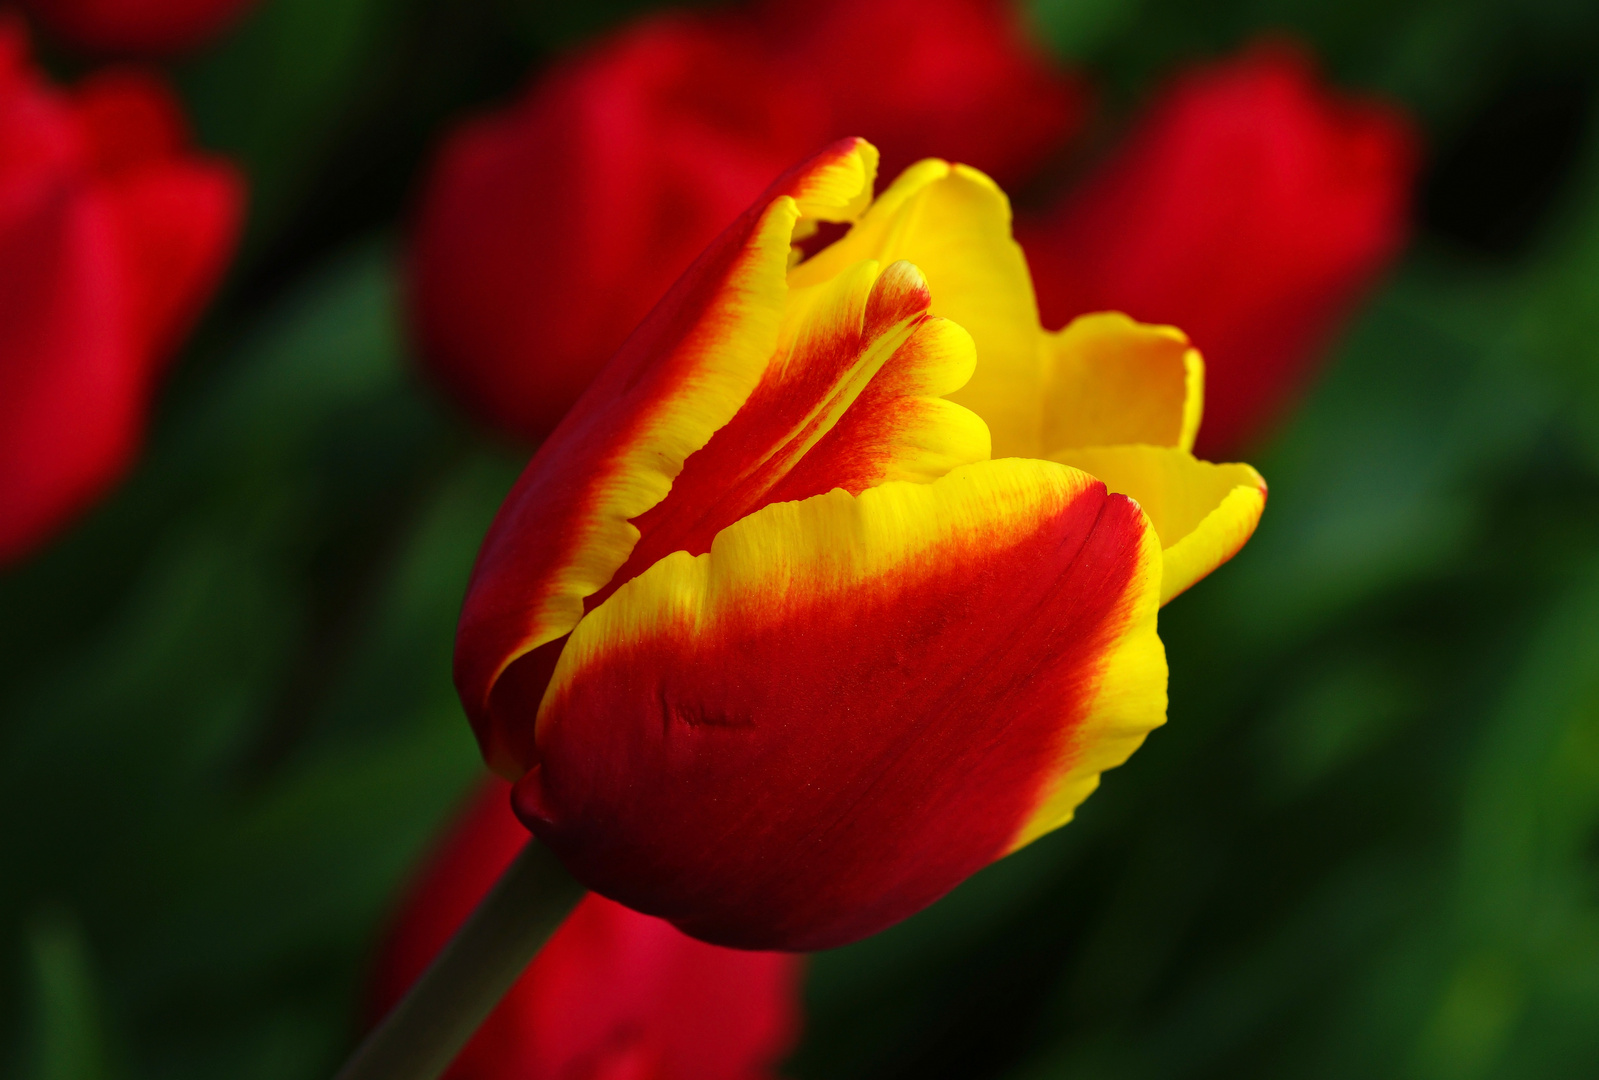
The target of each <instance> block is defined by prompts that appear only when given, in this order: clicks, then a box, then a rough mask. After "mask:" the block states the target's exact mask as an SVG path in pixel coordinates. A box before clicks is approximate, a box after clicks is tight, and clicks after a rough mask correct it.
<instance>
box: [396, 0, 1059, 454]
mask: <svg viewBox="0 0 1599 1080" xmlns="http://www.w3.org/2000/svg"><path fill="white" fill-rule="evenodd" d="M1081 111H1082V93H1081V90H1080V88H1079V86H1078V84H1077V83H1076V82H1075V81H1073V80H1070V79H1067V78H1064V77H1062V76H1061V75H1060V74H1058V73H1056V72H1054V71H1053V70H1051V69H1050V67H1049V66H1048V65H1047V64H1046V63H1045V61H1044V59H1043V58H1042V57H1041V56H1040V55H1039V54H1038V53H1037V52H1036V51H1035V50H1033V49H1032V48H1031V47H1030V46H1029V45H1028V44H1027V43H1026V42H1025V40H1024V39H1023V37H1022V34H1021V31H1020V28H1019V26H1018V25H1017V24H1016V18H1015V13H1014V12H1013V11H1012V10H1011V8H1010V7H1009V6H1008V5H1007V4H1005V3H1002V2H1000V0H931V2H930V0H915V2H912V0H823V2H821V3H816V2H807V3H804V4H800V3H798V0H774V2H770V3H767V4H765V5H763V6H760V7H757V8H755V9H753V11H748V12H746V11H734V12H722V13H717V14H714V15H696V16H689V15H670V16H665V17H658V18H656V19H653V20H650V21H646V22H643V23H639V24H636V25H634V26H632V27H630V28H628V29H626V30H624V31H623V32H621V33H620V34H618V35H616V36H614V37H612V38H609V39H607V40H605V41H602V42H601V43H599V44H598V45H596V46H594V47H593V48H590V49H588V50H587V51H585V52H583V53H580V54H579V55H577V56H575V57H573V58H572V59H571V60H569V61H568V62H567V63H565V64H563V65H560V66H559V67H558V68H557V69H556V70H554V71H552V72H550V73H549V74H548V75H546V76H545V77H544V78H542V79H540V80H539V81H538V82H536V83H534V84H533V85H532V86H531V87H530V89H529V90H528V92H527V94H526V95H525V96H524V97H523V99H522V100H521V101H520V102H518V103H517V104H515V105H514V106H512V107H511V108H510V109H508V110H505V111H503V112H500V113H496V114H493V115H490V116H487V117H484V118H481V119H478V120H475V121H473V122H471V123H469V124H467V125H466V126H464V127H462V128H461V129H460V130H458V131H457V132H455V133H454V134H453V135H451V137H450V138H449V139H448V140H447V141H446V142H445V144H444V145H443V147H442V148H441V150H440V153H439V155H438V159H437V162H436V164H435V165H434V167H433V169H432V171H431V174H430V176H429V178H428V180H427V182H426V184H425V187H424V191H423V196H422V199H421V203H420V211H419V214H418V217H417V222H416V227H415V231H414V237H413V241H412V245H411V250H410V255H409V272H408V280H409V285H408V289H409V294H410V304H409V308H410V311H411V314H412V319H413V322H414V327H415V332H416V336H417V339H418V342H419V345H420V350H421V353H422V355H423V357H424V358H425V360H426V362H427V366H428V371H429V373H430V375H431V376H432V377H433V378H434V379H435V381H437V382H438V383H439V384H440V385H441V386H443V387H444V388H445V389H446V390H448V391H449V392H450V393H451V395H452V396H454V397H455V398H456V399H457V400H458V401H459V402H460V403H461V404H462V405H463V406H464V407H465V408H466V409H467V411H468V412H469V413H470V414H471V415H472V416H474V417H476V418H479V419H480V420H482V421H484V422H486V423H488V424H490V425H492V426H494V427H497V428H498V429H500V430H502V431H504V432H506V433H508V434H510V435H512V436H513V437H515V438H518V439H522V440H525V441H527V442H536V441H538V440H539V439H540V438H542V437H543V436H544V435H545V434H547V433H548V432H549V431H550V429H551V428H553V427H554V426H555V424H556V423H557V422H558V421H559V420H560V418H561V417H562V416H563V415H564V414H565V413H566V411H567V409H569V408H570V407H571V405H572V403H573V402H574V401H576V400H577V397H578V395H579V394H580V393H582V391H583V389H584V387H586V386H587V385H588V383H589V382H590V381H591V380H592V379H593V378H594V376H595V374H596V372H598V371H599V369H600V368H601V366H603V364H604V363H605V361H606V360H607V359H608V358H609V357H610V356H611V354H612V353H614V352H615V351H616V349H617V347H618V346H620V345H621V343H622V340H623V339H624V338H625V337H626V336H627V334H628V332H629V331H631V330H632V328H633V327H634V326H636V325H638V323H639V321H640V320H641V319H642V318H643V317H644V316H645V314H647V313H648V312H649V310H650V308H651V307H652V306H653V305H654V304H655V302H656V301H657V300H659V299H660V298H661V296H662V295H663V294H664V293H665V292H666V290H667V288H668V287H670V286H671V284H672V282H674V281H676V280H677V278H678V277H679V275H681V274H682V272H683V271H684V270H685V269H686V268H687V267H688V265H689V263H690V262H692V261H693V259H694V257H695V256H696V255H698V254H699V253H700V251H702V250H703V249H704V248H705V246H706V245H707V244H708V243H710V241H711V240H712V239H713V238H714V237H715V236H716V235H717V233H719V232H720V231H721V230H722V229H723V228H724V227H725V226H726V225H727V223H728V222H729V221H731V220H733V219H734V218H735V217H737V216H738V215H739V213H741V212H742V211H743V210H744V208H745V207H746V206H748V205H749V203H750V200H752V199H754V198H755V197H756V196H757V195H759V194H760V192H761V191H762V190H764V189H765V187H766V186H767V184H769V183H770V182H771V180H772V178H773V177H774V176H776V175H778V174H779V173H781V172H782V171H783V170H784V169H786V168H787V167H788V166H789V165H790V164H792V163H793V162H794V161H796V160H798V159H800V158H801V157H803V156H805V155H806V154H809V153H811V152H812V151H813V150H815V148H816V147H818V146H821V145H824V144H825V143H826V142H828V141H829V140H830V139H833V138H837V137H839V136H841V135H845V134H849V133H850V132H852V131H856V130H861V131H865V132H866V133H867V134H868V135H870V136H872V137H874V138H877V139H879V140H881V141H882V142H883V143H884V144H885V145H886V146H887V147H888V148H889V151H890V153H891V154H892V155H893V157H894V158H895V160H896V161H897V162H899V163H900V164H908V163H909V162H911V161H913V160H915V159H916V158H918V157H921V156H924V155H926V154H929V153H932V152H934V151H935V150H941V151H942V152H945V153H954V154H958V155H960V156H961V158H962V159H963V160H966V161H969V162H971V163H973V164H975V165H977V166H979V167H986V168H990V169H992V170H995V171H997V172H998V173H999V175H1001V176H1002V177H1015V176H1018V175H1021V174H1025V173H1026V172H1027V171H1030V170H1031V169H1032V168H1033V167H1034V166H1035V165H1036V164H1037V163H1038V162H1039V161H1040V160H1041V159H1042V157H1043V156H1045V155H1047V154H1049V153H1050V152H1052V151H1053V150H1055V149H1056V148H1057V147H1058V146H1059V145H1060V144H1061V143H1062V142H1064V140H1065V139H1066V137H1067V136H1068V135H1069V134H1070V133H1071V132H1072V130H1074V129H1075V127H1076V126H1077V124H1078V121H1079V118H1080V115H1081ZM995 116H1003V117H1005V122H1004V123H995V122H994V121H993V118H994V117H995Z"/></svg>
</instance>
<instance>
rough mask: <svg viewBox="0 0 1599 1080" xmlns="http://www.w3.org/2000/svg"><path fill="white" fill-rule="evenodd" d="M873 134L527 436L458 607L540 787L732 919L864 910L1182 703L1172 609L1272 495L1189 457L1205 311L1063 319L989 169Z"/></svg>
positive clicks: (918, 895) (632, 873)
mask: <svg viewBox="0 0 1599 1080" xmlns="http://www.w3.org/2000/svg"><path fill="white" fill-rule="evenodd" d="M876 161H877V155H876V152H875V150H874V149H873V148H872V147H871V146H870V144H868V143H866V142H864V141H863V140H859V139H846V140H843V141H841V142H838V143H836V144H834V145H832V146H830V147H829V148H827V149H826V150H824V151H822V152H821V153H819V154H818V155H816V156H815V157H813V158H811V159H810V160H808V161H807V162H805V163H803V164H802V165H800V166H797V167H796V168H795V169H793V170H792V171H790V172H789V173H787V174H785V175H784V176H783V177H782V178H780V179H779V180H778V181H777V182H776V183H775V184H774V185H773V186H772V187H771V188H769V189H768V191H767V192H766V193H765V194H763V195H762V196H761V197H760V198H758V199H757V200H756V201H755V203H754V204H753V205H752V206H751V207H750V208H749V209H748V210H747V211H745V212H744V213H743V214H742V215H741V216H740V217H738V218H737V219H736V220H735V222H734V223H733V224H732V225H731V226H729V227H728V228H727V229H726V230H725V231H723V232H722V234H721V235H720V236H718V237H717V239H716V240H715V241H714V242H713V243H712V244H711V245H710V246H709V247H708V248H707V249H706V251H705V252H704V253H703V254H702V255H701V256H700V257H699V258H698V259H697V260H696V261H695V263H694V264H693V266H692V267H691V268H690V269H689V271H688V272H687V273H686V274H685V275H684V276H683V277H682V278H681V279H680V280H679V281H678V282H677V283H676V284H675V285H674V286H673V287H672V288H671V290H670V291H669V292H668V293H667V295H666V297H665V298H664V299H663V300H662V302H661V303H660V305H659V306H657V307H656V309H655V310H654V311H653V312H651V314H650V315H649V317H648V318H647V319H646V320H645V321H644V322H643V323H642V324H641V325H640V326H639V327H638V329H637V330H635V331H634V333H633V334H632V336H631V337H629V338H628V340H627V343H626V344H625V345H624V346H623V347H622V349H621V350H620V351H619V352H618V353H617V354H616V356H615V357H614V358H613V359H612V360H611V362H610V363H609V364H608V365H607V366H606V367H605V369H604V370H603V371H602V373H601V374H600V376H599V378H598V379H597V380H596V381H595V383H594V384H593V385H592V386H591V387H590V388H589V390H588V391H587V392H586V393H585V394H584V395H583V397H582V398H581V399H580V400H579V402H578V403H577V405H576V406H575V408H574V409H573V410H572V412H571V413H569V414H568V415H567V417H566V419H565V420H563V421H562V423H561V424H560V425H559V426H558V427H557V428H556V430H555V431H554V432H553V433H552V434H551V436H550V437H549V439H547V440H546V441H545V443H544V445H543V446H542V447H541V448H540V449H539V451H538V453H537V454H536V455H535V456H534V457H533V459H532V461H531V462H530V463H529V464H528V466H527V469H526V471H525V472H524V473H523V475H522V476H521V478H520V479H519V481H518V482H517V484H516V486H515V488H514V489H513V490H512V492H511V494H510V495H509V496H508V498H507V500H506V502H505V504H504V506H503V507H502V508H501V510H500V513H499V515H498V517H497V518H496V520H495V522H494V524H493V526H492V527H491V529H490V531H489V534H488V536H487V538H486V539H485V541H484V545H483V548H482V551H481V552H480V554H479V557H478V562H477V565H476V568H475V569H474V572H473V576H472V580H471V583H470V585H469V587H468V592H467V596H466V600H465V603H464V606H463V610H462V615H461V622H460V627H459V631H458V636H457V643H456V685H457V688H458V689H459V691H460V693H461V698H462V701H463V703H464V705H465V708H466V711H467V714H468V716H469V717H470V719H471V721H472V724H473V727H474V730H475V732H476V734H477V737H478V740H479V743H480V745H481V746H482V748H483V751H484V754H485V757H486V759H487V760H488V762H489V763H490V764H491V766H492V767H493V768H494V769H495V770H496V771H498V772H500V773H501V774H502V775H505V776H507V777H508V778H511V779H514V780H515V781H516V788H515V794H514V804H515V807H516V810H517V813H518V815H519V816H520V817H521V818H522V820H523V821H524V822H525V823H526V824H527V825H528V826H529V827H530V828H531V829H532V830H533V832H534V833H535V834H536V835H537V837H538V838H539V840H541V841H542V842H543V843H544V844H545V845H547V846H548V849H549V850H551V851H552V852H553V853H554V854H555V856H556V857H558V858H559V859H560V860H561V861H562V862H563V863H564V864H565V866H566V867H567V869H568V870H569V871H570V872H571V873H572V874H573V875H574V876H575V877H576V878H577V879H578V880H579V881H581V882H582V883H583V884H584V885H586V886H587V887H588V888H590V889H592V890H594V891H596V892H599V893H601V894H602V895H604V896H607V897H609V898H611V899H613V900H616V901H618V902H620V903H623V904H626V905H628V906H629V907H632V908H635V909H637V910H639V911H643V912H646V913H648V914H651V915H655V916H658V917H660V918H664V919H667V920H668V921H670V922H672V923H673V924H674V925H676V926H677V927H678V928H679V929H681V930H683V931H685V932H686V933H688V934H691V935H693V936H695V937H698V938H700V939H702V940H705V941H709V942H713V943H716V944H722V945H731V946H736V947H740V948H750V949H787V950H812V949H820V948H826V947H829V946H834V945H840V944H843V943H845V942H849V941H853V940H855V939H857V938H860V937H863V936H865V935H868V934H871V933H874V932H876V931H878V930H881V929H882V928H884V927H886V926H888V925H890V924H892V923H893V922H895V921H896V920H899V919H902V918H904V917H905V916H907V915H909V914H911V913H913V912H915V911H917V910H918V909H920V908H922V907H924V906H925V905H927V904H928V903H931V902H932V901H933V900H934V899H936V898H937V897H938V896H940V895H942V894H943V893H944V892H946V891H947V890H949V889H950V888H952V887H953V886H954V885H956V884H957V883H959V882H960V881H961V880H962V879H964V878H965V877H967V876H968V875H970V874H972V873H973V872H975V871H976V870H978V869H980V868H981V867H983V866H984V865H986V864H987V863H989V862H991V861H993V860H995V859H997V858H999V857H1001V856H1003V855H1005V854H1007V853H1009V852H1011V851H1014V850H1016V849H1018V848H1020V847H1022V846H1023V845H1025V844H1027V843H1029V842H1030V841H1031V840H1033V839H1035V838H1036V837H1038V836H1040V835H1042V834H1044V833H1046V832H1049V831H1050V830H1052V829H1054V828H1056V827H1058V826H1060V825H1062V824H1064V823H1065V822H1066V821H1067V820H1069V819H1070V818H1071V816H1072V813H1073V810H1074V808H1075V807H1076V806H1077V805H1078V804H1079V803H1080V802H1081V801H1082V800H1083V799H1084V798H1085V797H1086V796H1087V795H1088V794H1089V792H1091V791H1092V790H1093V789H1094V787H1095V786H1096V785H1097V784H1098V780H1099V775H1100V773H1101V772H1102V771H1103V770H1105V769H1107V768H1110V767H1112V766H1114V765H1117V764H1119V763H1121V762H1122V761H1123V760H1125V759H1126V758H1127V756H1128V755H1129V754H1130V753H1132V751H1133V750H1134V749H1135V748H1136V747H1137V746H1138V745H1139V744H1140V743H1141V742H1142V740H1143V738H1144V737H1145V735H1146V734H1147V733H1148V732H1149V731H1150V730H1152V729H1153V728H1154V727H1156V726H1157V725H1159V724H1161V723H1162V722H1163V721H1164V718H1165V705H1166V663H1165V656H1164V651H1163V648H1162V646H1161V643H1160V640H1159V637H1158V636H1157V634H1156V613H1157V609H1158V608H1159V606H1160V604H1161V603H1162V602H1164V601H1165V600H1169V599H1170V598H1171V597H1173V596H1175V595H1176V594H1178V593H1179V592H1181V591H1182V590H1183V589H1185V588H1187V587H1188V586H1189V585H1191V584H1193V583H1194V582H1195V581H1197V580H1198V579H1199V578H1201V577H1203V576H1204V575H1205V574H1207V573H1208V572H1209V571H1210V570H1212V569H1213V568H1214V567H1216V566H1217V565H1219V564H1220V563H1221V562H1223V561H1225V560H1226V559H1227V558H1229V557H1230V556H1231V555H1232V554H1233V553H1234V552H1236V551H1237V550H1238V548H1239V547H1240V546H1241V545H1242V544H1243V543H1244V541H1245V540H1246V539H1247V538H1248V537H1249V535H1250V533H1251V532H1252V530H1253V528H1254V526H1255V523H1256V521H1257V520H1258V517H1259V515H1260V512H1261V509H1262V507H1263V505H1264V500H1265V485H1264V483H1263V482H1262V481H1261V479H1260V477H1259V475H1258V474H1256V473H1255V471H1254V470H1253V469H1251V468H1249V467H1248V466H1247V465H1221V466H1218V465H1211V464H1209V463H1206V462H1202V461H1198V460H1196V459H1195V458H1194V457H1193V456H1192V455H1191V454H1190V453H1189V448H1190V447H1191V446H1192V444H1193V440H1194V436H1195V433H1196V432H1197V430H1198V426H1199V420H1200V407H1201V396H1202V381H1203V365H1202V362H1201V360H1200V358H1199V355H1198V354H1197V353H1196V352H1195V351H1194V350H1193V349H1191V348H1190V347H1189V345H1188V342H1187V339H1186V338H1185V337H1184V336H1183V334H1182V333H1181V332H1179V331H1177V330H1175V329H1172V328H1170V327H1161V326H1146V325H1142V324H1139V323H1135V322H1133V321H1132V320H1130V319H1128V318H1127V317H1125V316H1122V315H1117V314H1100V315H1092V316H1087V317H1084V318H1080V319H1078V320H1076V321H1074V322H1073V323H1072V324H1070V325H1069V326H1067V327H1066V328H1065V329H1064V330H1063V331H1061V332H1059V333H1054V334H1046V333H1045V332H1044V331H1043V330H1042V329H1041V328H1040V326H1039V323H1038V315H1037V311H1036V307H1035V304H1034V300H1033V294H1032V289H1031V286H1030V284H1029V279H1028V274H1027V267H1026V264H1025V261H1024V259H1023V256H1022V253H1021V250H1020V248H1019V247H1018V246H1017V245H1016V244H1015V242H1014V241H1013V240H1012V239H1011V237H1010V210H1009V205H1008V203H1007V200H1006V198H1005V196H1004V195H1003V193H1002V192H1001V191H1000V189H999V188H998V187H997V186H996V185H995V184H994V182H993V181H991V180H990V179H989V178H988V177H987V176H985V175H984V174H982V173H980V172H978V171H977V170H975V169H972V168H969V167H966V166H960V165H950V164H948V163H946V162H944V161H940V160H928V161H924V162H921V163H919V164H917V165H915V166H913V167H912V168H910V169H909V170H907V171H906V172H905V173H904V174H902V175H901V176H900V177H899V179H898V180H896V181H895V182H894V183H893V184H892V185H891V186H890V187H889V188H888V189H887V190H886V191H885V192H884V193H883V194H882V195H881V197H879V198H877V199H876V200H875V201H874V200H873V198H872V191H873V183H874V179H875V173H876ZM825 223H837V224H847V225H849V231H848V232H847V234H846V235H844V236H843V237H842V239H839V240H837V241H836V242H834V243H833V244H832V245H830V246H828V247H826V248H825V249H824V250H822V251H820V252H819V253H817V254H815V255H814V256H812V257H810V258H808V259H804V260H803V261H797V260H799V258H800V256H799V253H798V252H797V251H796V249H795V248H794V247H793V244H794V242H795V240H796V239H797V238H803V237H804V236H806V235H809V234H810V233H811V232H812V231H813V230H815V229H816V228H818V227H819V226H821V225H822V224H825Z"/></svg>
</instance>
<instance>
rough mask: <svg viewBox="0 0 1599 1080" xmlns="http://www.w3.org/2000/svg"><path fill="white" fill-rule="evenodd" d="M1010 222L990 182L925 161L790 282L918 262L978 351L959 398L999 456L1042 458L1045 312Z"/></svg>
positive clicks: (938, 306)
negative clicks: (862, 265)
mask: <svg viewBox="0 0 1599 1080" xmlns="http://www.w3.org/2000/svg"><path fill="white" fill-rule="evenodd" d="M1010 224H1011V212H1010V201H1009V200H1008V199H1006V198H1005V193H1004V192H1002V191H1001V190H1000V189H999V188H998V187H997V186H996V185H995V184H994V182H993V181H992V180H990V179H989V178H988V177H986V176H984V175H983V174H982V173H980V172H978V171H977V170H976V169H972V168H968V167H967V166H965V165H951V164H950V163H949V162H947V161H939V160H937V159H930V160H927V161H922V162H919V163H917V164H915V165H913V166H911V167H910V168H909V169H907V170H905V172H904V173H902V174H901V175H900V177H899V178H898V179H897V180H895V181H894V183H893V184H891V185H890V186H889V188H888V189H887V190H886V191H884V192H883V194H882V195H880V196H878V199H877V201H876V202H875V203H873V204H872V206H871V208H870V209H868V210H867V211H866V213H865V214H863V215H862V216H861V219H860V221H858V222H857V223H856V224H855V226H854V227H853V228H851V229H850V231H849V233H848V234H846V235H845V236H844V237H843V238H842V239H840V240H839V241H838V242H836V243H834V244H833V245H832V246H831V247H828V248H826V249H824V250H822V251H821V252H818V253H817V254H816V255H815V256H814V257H813V258H811V259H810V260H808V261H806V262H803V263H801V264H800V265H799V266H797V267H795V268H794V271H793V273H792V274H791V275H790V278H789V280H790V282H791V283H792V284H793V285H795V286H804V285H810V284H815V283H817V282H820V281H825V280H827V279H829V278H832V277H834V276H836V275H837V274H838V273H840V272H841V271H842V270H843V269H844V268H846V267H848V266H850V265H853V264H854V263H856V262H859V261H860V260H862V259H876V260H877V261H878V262H880V263H883V264H884V265H887V264H889V263H892V262H894V261H896V260H898V259H905V260H907V261H909V262H912V263H914V264H916V266H917V267H918V268H919V269H920V270H921V271H922V273H923V274H925V275H926V276H927V281H928V284H929V286H930V287H931V288H932V292H933V306H932V313H933V314H934V315H941V316H943V317H945V318H947V319H950V320H952V321H953V322H955V323H958V324H959V325H960V326H962V327H963V328H965V330H966V331H967V332H968V333H970V334H971V335H972V340H973V341H974V342H976V345H977V370H976V372H975V374H973V376H972V378H971V381H970V382H968V383H967V384H966V385H965V386H964V387H963V388H962V389H960V390H959V391H957V392H956V393H954V394H952V395H950V400H952V401H954V402H956V403H957V404H960V405H964V406H965V407H966V408H968V409H971V410H972V411H973V412H975V413H976V414H977V415H978V416H980V417H982V418H983V420H984V421H985V422H986V423H987V424H988V427H989V430H990V432H991V433H992V435H993V442H994V453H995V454H996V455H997V456H1000V457H1039V456H1041V455H1042V451H1043V446H1042V445H1041V440H1040V435H1041V432H1042V423H1043V412H1042V407H1043V399H1042V397H1041V393H1040V392H1041V388H1042V384H1043V370H1042V363H1041V358H1040V356H1039V349H1038V337H1039V329H1038V309H1037V306H1036V305H1035V304H1034V302H1033V283H1032V278H1031V276H1030V275H1029V274H1028V270H1027V260H1026V259H1025V258H1024V257H1023V255H1022V249H1021V248H1020V247H1019V246H1017V244H1016V242H1015V241H1014V240H1012V239H1011V233H1010Z"/></svg>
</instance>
